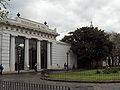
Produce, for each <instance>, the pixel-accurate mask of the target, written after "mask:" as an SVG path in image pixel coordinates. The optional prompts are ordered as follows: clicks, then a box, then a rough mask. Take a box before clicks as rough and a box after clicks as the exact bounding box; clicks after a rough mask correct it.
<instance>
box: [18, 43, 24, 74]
mask: <svg viewBox="0 0 120 90" xmlns="http://www.w3.org/2000/svg"><path fill="white" fill-rule="evenodd" d="M23 47H24V44H20V45H19V46H18V48H17V49H18V63H17V68H18V74H19V73H20V59H21V49H22V48H23Z"/></svg>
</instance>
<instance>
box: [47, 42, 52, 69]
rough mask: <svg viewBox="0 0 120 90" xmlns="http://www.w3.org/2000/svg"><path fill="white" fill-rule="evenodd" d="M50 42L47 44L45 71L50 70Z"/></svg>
mask: <svg viewBox="0 0 120 90" xmlns="http://www.w3.org/2000/svg"><path fill="white" fill-rule="evenodd" d="M50 62H51V60H50V42H48V43H47V69H51V64H50Z"/></svg>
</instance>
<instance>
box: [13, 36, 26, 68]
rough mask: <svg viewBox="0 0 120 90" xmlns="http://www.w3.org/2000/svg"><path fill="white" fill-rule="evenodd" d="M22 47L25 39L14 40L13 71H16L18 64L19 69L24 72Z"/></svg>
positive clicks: (17, 38)
mask: <svg viewBox="0 0 120 90" xmlns="http://www.w3.org/2000/svg"><path fill="white" fill-rule="evenodd" d="M24 46H25V38H24V37H22V36H18V37H16V38H15V54H16V55H15V70H18V67H17V65H18V64H19V66H20V67H19V69H20V70H24V51H25V49H24Z"/></svg>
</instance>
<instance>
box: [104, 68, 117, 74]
mask: <svg viewBox="0 0 120 90" xmlns="http://www.w3.org/2000/svg"><path fill="white" fill-rule="evenodd" d="M118 72H119V69H118V68H115V67H114V68H106V69H104V70H103V74H111V73H118Z"/></svg>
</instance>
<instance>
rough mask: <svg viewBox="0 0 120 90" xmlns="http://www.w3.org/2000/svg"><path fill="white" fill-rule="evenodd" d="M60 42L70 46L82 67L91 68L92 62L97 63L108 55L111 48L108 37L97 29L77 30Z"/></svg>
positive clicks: (84, 28) (85, 28)
mask: <svg viewBox="0 0 120 90" xmlns="http://www.w3.org/2000/svg"><path fill="white" fill-rule="evenodd" d="M61 41H64V42H67V43H70V44H71V50H72V51H73V52H74V53H75V54H76V55H77V56H78V62H80V63H82V64H83V65H84V66H85V65H86V66H92V65H93V62H99V61H100V60H101V59H103V58H105V57H106V56H107V55H109V54H110V52H111V50H112V48H113V44H112V42H111V41H110V40H109V36H108V35H107V34H106V33H105V32H104V31H103V30H99V29H98V28H97V27H95V28H94V27H82V28H79V29H77V30H75V31H74V32H70V33H69V35H68V36H65V37H64V38H63V39H62V40H61ZM97 65H98V64H97Z"/></svg>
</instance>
